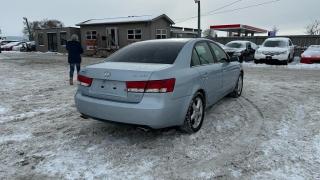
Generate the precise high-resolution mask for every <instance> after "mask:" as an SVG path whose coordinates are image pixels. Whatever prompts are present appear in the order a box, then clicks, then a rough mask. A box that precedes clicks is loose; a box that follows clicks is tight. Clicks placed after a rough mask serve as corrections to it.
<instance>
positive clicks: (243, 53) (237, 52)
mask: <svg viewBox="0 0 320 180" xmlns="http://www.w3.org/2000/svg"><path fill="white" fill-rule="evenodd" d="M257 48H258V46H257V45H256V44H255V43H253V42H250V41H231V42H229V43H227V44H226V45H225V48H224V49H225V51H226V52H227V53H228V55H229V56H238V57H239V59H240V60H241V61H252V60H253V59H254V53H255V51H256V49H257Z"/></svg>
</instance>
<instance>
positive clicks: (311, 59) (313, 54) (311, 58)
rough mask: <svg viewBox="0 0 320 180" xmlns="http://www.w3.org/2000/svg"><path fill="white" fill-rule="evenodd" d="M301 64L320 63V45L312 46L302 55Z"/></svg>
mask: <svg viewBox="0 0 320 180" xmlns="http://www.w3.org/2000/svg"><path fill="white" fill-rule="evenodd" d="M300 62H301V63H305V64H312V63H320V45H312V46H309V47H308V48H307V50H306V51H304V52H303V53H302V54H301V61H300Z"/></svg>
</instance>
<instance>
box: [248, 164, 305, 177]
mask: <svg viewBox="0 0 320 180" xmlns="http://www.w3.org/2000/svg"><path fill="white" fill-rule="evenodd" d="M301 174H302V170H301V168H300V167H299V165H295V167H293V166H290V167H289V166H286V167H285V168H284V169H276V170H271V171H267V172H263V173H262V172H260V173H258V174H257V175H256V176H255V177H254V178H253V179H286V180H304V179H305V178H304V177H303V176H301Z"/></svg>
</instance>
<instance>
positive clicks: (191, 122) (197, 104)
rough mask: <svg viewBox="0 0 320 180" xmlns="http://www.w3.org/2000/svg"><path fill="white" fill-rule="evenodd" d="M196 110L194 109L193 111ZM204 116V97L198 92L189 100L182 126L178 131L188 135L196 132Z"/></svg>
mask: <svg viewBox="0 0 320 180" xmlns="http://www.w3.org/2000/svg"><path fill="white" fill-rule="evenodd" d="M195 108H196V109H195ZM204 114H205V101H204V96H203V95H202V94H201V93H200V92H198V93H197V94H196V95H195V96H194V97H193V98H192V100H191V103H190V105H189V108H188V111H187V114H186V117H185V120H184V124H183V125H182V126H181V127H180V129H181V130H182V131H183V132H185V133H188V134H192V133H196V132H198V131H199V130H200V129H201V127H202V123H203V119H204Z"/></svg>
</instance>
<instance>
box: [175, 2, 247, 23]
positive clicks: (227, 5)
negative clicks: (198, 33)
mask: <svg viewBox="0 0 320 180" xmlns="http://www.w3.org/2000/svg"><path fill="white" fill-rule="evenodd" d="M240 1H243V0H236V1H233V2H231V3H229V4H226V5H224V6H222V7H219V8H217V9H214V10H212V11H209V12H206V13H204V14H202V15H201V16H204V15H208V14H210V13H213V12H216V11H219V10H221V9H224V8H226V7H229V6H232V5H234V4H236V3H238V2H240ZM197 17H198V16H192V17H188V18H181V19H178V20H177V21H178V22H177V23H181V22H185V21H189V20H190V19H195V18H197ZM179 20H181V21H179Z"/></svg>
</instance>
